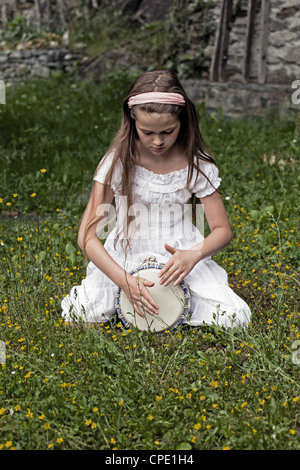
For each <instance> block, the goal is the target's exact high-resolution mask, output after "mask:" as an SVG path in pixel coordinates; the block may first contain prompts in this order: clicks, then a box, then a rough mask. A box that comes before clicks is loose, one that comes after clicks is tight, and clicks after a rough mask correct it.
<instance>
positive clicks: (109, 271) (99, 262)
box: [85, 236, 127, 289]
mask: <svg viewBox="0 0 300 470" xmlns="http://www.w3.org/2000/svg"><path fill="white" fill-rule="evenodd" d="M85 253H86V255H87V257H88V258H89V260H90V261H92V262H93V263H94V265H95V266H96V267H97V268H98V269H100V271H102V272H103V273H104V274H105V275H106V276H107V277H109V279H111V280H112V281H113V282H114V283H115V284H116V285H117V286H118V287H121V289H123V288H124V287H126V286H127V281H126V277H127V276H126V272H125V270H124V269H123V268H122V267H121V266H120V265H119V264H118V263H117V262H116V261H115V260H114V259H113V258H112V257H111V256H110V254H109V253H108V252H107V251H106V249H105V248H104V246H103V245H102V243H101V241H100V240H99V239H98V238H97V237H96V236H95V237H91V238H89V239H88V241H87V243H86V245H85Z"/></svg>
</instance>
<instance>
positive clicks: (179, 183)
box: [135, 165, 188, 193]
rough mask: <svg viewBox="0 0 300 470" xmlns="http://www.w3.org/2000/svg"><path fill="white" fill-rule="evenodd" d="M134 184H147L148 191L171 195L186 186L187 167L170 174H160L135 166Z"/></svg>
mask: <svg viewBox="0 0 300 470" xmlns="http://www.w3.org/2000/svg"><path fill="white" fill-rule="evenodd" d="M135 174H136V178H135V182H136V184H137V185H139V186H143V187H144V185H145V180H146V181H147V183H148V189H149V190H150V191H152V192H155V193H172V192H175V191H177V190H178V189H183V188H185V186H186V182H187V174H188V167H186V168H183V169H182V170H175V171H171V172H170V173H166V174H160V173H154V172H153V171H151V170H147V168H144V167H142V166H138V165H136V173H135Z"/></svg>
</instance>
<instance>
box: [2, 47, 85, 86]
mask: <svg viewBox="0 0 300 470" xmlns="http://www.w3.org/2000/svg"><path fill="white" fill-rule="evenodd" d="M86 60H87V58H86V57H84V56H82V55H81V54H79V53H78V52H73V51H70V50H68V49H40V50H39V49H37V50H13V51H2V52H0V78H1V80H3V81H4V82H5V83H13V82H16V81H18V82H19V81H22V80H27V79H30V77H40V78H48V77H49V76H50V75H51V73H52V72H53V71H61V72H63V73H74V72H75V71H76V70H77V68H78V66H81V65H83V64H84V63H85V61H86Z"/></svg>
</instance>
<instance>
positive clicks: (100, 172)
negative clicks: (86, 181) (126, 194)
mask: <svg viewBox="0 0 300 470" xmlns="http://www.w3.org/2000/svg"><path fill="white" fill-rule="evenodd" d="M113 156H114V152H111V153H109V154H106V155H105V156H104V157H103V158H102V160H101V161H100V163H99V165H98V168H97V170H96V173H95V175H94V181H98V183H102V184H103V183H104V182H105V178H106V175H107V173H108V171H109V169H110V167H111V165H112V161H113ZM121 178H122V171H121V163H120V162H117V163H116V165H115V167H114V171H113V174H112V178H111V182H110V187H111V189H112V190H113V191H114V192H116V191H117V190H118V189H119V188H120V186H121Z"/></svg>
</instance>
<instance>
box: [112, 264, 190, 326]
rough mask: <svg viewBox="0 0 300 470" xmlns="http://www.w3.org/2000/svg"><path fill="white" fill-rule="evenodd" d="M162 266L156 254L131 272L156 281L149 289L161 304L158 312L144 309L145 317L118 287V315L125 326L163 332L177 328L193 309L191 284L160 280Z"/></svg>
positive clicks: (116, 305) (116, 302)
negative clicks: (154, 312) (160, 282)
mask: <svg viewBox="0 0 300 470" xmlns="http://www.w3.org/2000/svg"><path fill="white" fill-rule="evenodd" d="M163 266H164V264H161V263H157V261H156V258H155V257H149V258H147V259H145V260H144V262H143V263H142V265H141V266H138V267H137V268H136V269H134V270H133V271H131V272H130V274H132V275H133V276H140V277H141V278H144V279H147V280H149V281H152V282H154V285H153V286H152V287H149V288H148V289H149V292H150V294H151V296H152V297H153V299H154V300H155V301H156V302H157V304H158V305H159V314H158V315H150V314H148V313H147V312H143V314H144V318H143V317H141V316H140V315H139V314H138V313H137V312H135V310H134V308H133V306H132V305H131V303H130V302H129V300H128V298H127V296H126V295H125V294H124V292H123V291H122V289H120V288H119V289H118V291H117V293H116V296H115V307H116V309H117V314H118V317H119V319H120V320H121V321H122V323H123V325H124V326H125V327H126V328H129V327H131V326H134V327H136V328H138V329H139V330H141V331H145V330H147V331H149V330H150V331H151V332H153V333H161V332H163V331H166V330H168V331H171V330H173V329H174V328H177V327H178V326H179V325H180V324H181V323H182V322H183V320H184V319H185V318H187V315H188V313H189V310H190V293H189V289H188V286H187V285H186V283H185V282H184V281H181V282H180V283H179V284H177V285H176V286H174V283H173V282H171V283H170V284H169V285H168V286H163V285H161V284H159V279H160V278H159V277H158V273H159V270H160V269H162V268H163ZM142 311H143V310H142Z"/></svg>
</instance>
